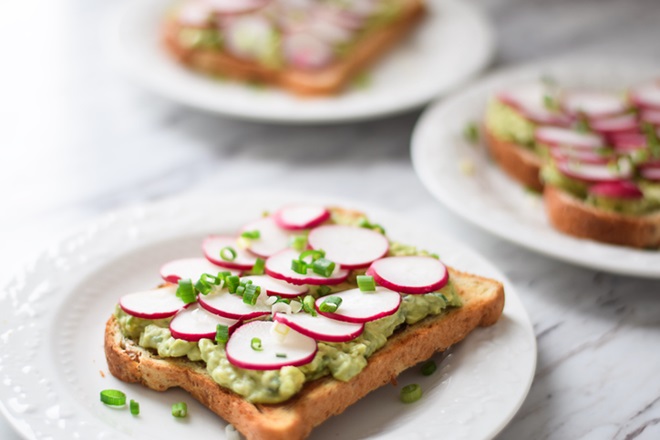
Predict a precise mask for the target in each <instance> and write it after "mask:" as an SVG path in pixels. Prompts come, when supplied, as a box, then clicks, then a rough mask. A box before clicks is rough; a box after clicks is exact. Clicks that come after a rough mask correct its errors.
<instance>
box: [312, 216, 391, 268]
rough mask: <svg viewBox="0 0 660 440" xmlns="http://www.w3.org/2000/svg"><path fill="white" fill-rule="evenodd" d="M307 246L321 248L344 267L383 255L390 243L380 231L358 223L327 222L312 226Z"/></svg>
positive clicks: (364, 263) (358, 266)
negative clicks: (339, 223) (350, 224)
mask: <svg viewBox="0 0 660 440" xmlns="http://www.w3.org/2000/svg"><path fill="white" fill-rule="evenodd" d="M307 242H308V244H309V247H311V248H312V249H322V250H323V251H325V257H326V258H327V259H329V260H330V261H334V262H335V263H337V264H339V265H341V267H342V268H343V269H360V268H364V267H367V266H369V265H370V264H371V263H372V262H374V261H375V260H377V259H379V258H382V257H384V256H385V255H387V252H388V251H389V248H390V244H389V242H388V241H387V238H385V236H384V235H383V234H380V233H378V232H376V231H373V230H371V229H366V228H361V227H358V226H346V225H326V226H320V227H318V228H315V229H312V230H311V231H310V232H309V236H308V238H307Z"/></svg>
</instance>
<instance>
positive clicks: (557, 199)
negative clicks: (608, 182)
mask: <svg viewBox="0 0 660 440" xmlns="http://www.w3.org/2000/svg"><path fill="white" fill-rule="evenodd" d="M543 200H544V203H545V209H546V212H547V213H548V217H549V218H550V222H551V223H552V225H553V226H554V227H555V228H557V229H559V230H560V231H562V232H564V233H566V234H569V235H573V236H575V237H580V238H588V239H591V240H596V241H600V242H603V243H610V244H617V245H621V246H631V247H635V248H658V247H660V213H654V214H647V215H625V214H619V213H616V212H610V211H605V210H603V209H599V208H596V207H593V206H590V205H587V204H586V203H584V202H583V201H582V200H580V199H578V198H576V197H574V196H573V195H571V194H569V193H567V192H566V191H562V190H561V189H559V188H556V187H554V186H551V185H546V187H545V189H544V191H543Z"/></svg>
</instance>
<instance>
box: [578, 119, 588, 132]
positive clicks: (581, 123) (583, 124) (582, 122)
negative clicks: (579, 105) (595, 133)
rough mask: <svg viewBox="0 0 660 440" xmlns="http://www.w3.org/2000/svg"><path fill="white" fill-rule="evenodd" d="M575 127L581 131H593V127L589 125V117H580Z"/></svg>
mask: <svg viewBox="0 0 660 440" xmlns="http://www.w3.org/2000/svg"><path fill="white" fill-rule="evenodd" d="M575 129H576V130H577V131H579V132H580V133H589V132H590V131H591V127H590V126H589V121H587V118H585V117H580V119H578V120H577V122H576V123H575Z"/></svg>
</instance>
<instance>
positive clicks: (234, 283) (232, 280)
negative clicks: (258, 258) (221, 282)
mask: <svg viewBox="0 0 660 440" xmlns="http://www.w3.org/2000/svg"><path fill="white" fill-rule="evenodd" d="M225 283H227V290H229V293H236V289H237V288H238V286H239V285H240V284H241V279H240V278H239V277H238V276H237V275H230V276H228V277H227V278H225Z"/></svg>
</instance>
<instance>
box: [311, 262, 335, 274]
mask: <svg viewBox="0 0 660 440" xmlns="http://www.w3.org/2000/svg"><path fill="white" fill-rule="evenodd" d="M334 270H335V263H334V262H333V261H330V260H328V259H327V258H319V259H318V260H316V261H314V263H312V271H313V272H314V273H316V274H319V275H321V276H323V277H326V278H327V277H329V276H330V275H332V272H333V271H334Z"/></svg>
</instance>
